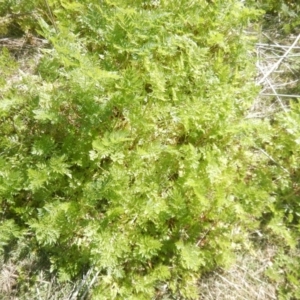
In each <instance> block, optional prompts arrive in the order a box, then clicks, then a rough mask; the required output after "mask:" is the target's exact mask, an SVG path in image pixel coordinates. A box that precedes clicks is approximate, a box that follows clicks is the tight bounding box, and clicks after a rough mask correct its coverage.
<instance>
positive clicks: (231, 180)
mask: <svg viewBox="0 0 300 300" xmlns="http://www.w3.org/2000/svg"><path fill="white" fill-rule="evenodd" d="M49 8H50V9H51V13H52V15H53V18H52V17H51V18H46V17H45V18H44V19H43V18H40V19H39V25H38V27H37V29H36V30H38V32H39V34H40V35H42V36H44V37H45V38H47V39H48V40H49V41H50V42H51V44H52V48H51V49H46V50H44V52H43V57H42V59H41V61H40V63H39V65H38V67H37V72H38V75H39V76H28V77H27V78H24V79H23V82H22V85H21V87H18V86H17V87H12V88H11V89H10V90H8V91H6V92H5V95H4V96H3V99H2V100H1V103H0V118H1V122H0V130H1V132H4V134H3V135H2V136H0V152H1V161H0V163H1V173H0V184H1V189H0V199H1V222H2V225H1V226H2V227H3V228H8V227H9V226H10V227H13V228H15V229H16V232H17V233H16V234H13V235H9V234H7V235H5V236H4V238H3V240H2V243H5V245H8V244H9V242H11V241H13V240H15V239H16V238H18V237H20V236H21V237H22V236H23V237H24V236H25V234H26V235H27V236H29V238H28V243H30V244H32V245H34V247H35V246H37V247H38V249H39V250H42V251H43V252H44V253H46V255H47V256H48V259H49V261H50V262H51V265H52V267H51V270H52V271H57V272H58V274H59V278H60V280H62V281H67V280H69V279H72V278H75V277H76V276H78V274H81V272H86V271H87V270H88V269H89V268H93V269H95V270H96V272H98V273H97V274H99V280H98V282H97V285H96V287H95V289H94V290H93V291H92V292H91V293H92V296H93V297H94V298H95V299H150V298H153V297H155V296H158V295H159V293H160V292H161V290H162V287H163V290H165V291H167V292H168V293H170V294H173V295H174V296H177V297H181V298H183V299H196V298H197V285H196V280H197V278H198V276H199V274H201V273H202V272H205V271H209V270H212V269H214V268H215V267H216V266H224V265H225V266H226V265H228V264H229V263H230V262H231V261H232V257H233V251H234V247H235V245H236V243H242V244H243V243H244V242H245V241H246V238H245V236H247V234H248V232H249V231H252V230H254V229H257V228H259V226H260V223H261V219H262V218H263V213H264V212H265V211H268V210H270V208H272V207H273V203H274V197H273V196H272V192H273V188H274V186H273V182H272V179H271V178H266V177H265V169H264V167H267V168H268V163H269V159H268V157H266V156H264V155H263V154H262V153H260V152H259V151H256V150H253V149H256V148H257V147H259V146H261V145H263V144H264V143H265V140H269V139H271V137H270V136H271V135H270V128H269V126H268V125H269V124H268V122H261V123H259V122H254V121H253V122H250V121H248V120H246V119H245V113H246V111H247V109H248V108H249V107H250V105H251V102H252V98H253V97H254V96H255V95H256V94H257V88H256V87H255V86H254V84H253V83H252V82H249V80H248V79H249V77H250V78H253V76H254V74H255V69H254V64H253V63H252V61H251V57H250V55H249V49H250V46H249V44H250V43H249V39H248V38H247V36H245V34H244V32H243V29H244V28H245V27H246V26H248V24H249V21H250V20H253V19H255V18H256V17H258V16H259V13H258V12H257V11H256V10H254V9H250V8H247V7H245V6H243V5H242V4H241V3H240V1H234V0H231V1H214V2H213V3H208V2H207V1H197V2H195V1H183V0H182V1H180V0H178V1H172V2H170V1H135V2H132V1H125V0H124V1H105V0H103V1H100V4H99V1H80V2H79V1H78V2H76V1H74V2H68V1H61V2H60V3H56V2H54V1H50V2H49ZM24 86H25V87H26V88H25V89H24ZM258 130H260V131H258ZM267 170H268V171H269V168H268V169H267ZM270 173H271V170H270ZM10 227H9V228H10ZM237 229H238V230H237ZM6 231H7V230H6ZM233 231H235V232H239V234H236V235H234V234H232V232H233ZM32 247H33V246H32Z"/></svg>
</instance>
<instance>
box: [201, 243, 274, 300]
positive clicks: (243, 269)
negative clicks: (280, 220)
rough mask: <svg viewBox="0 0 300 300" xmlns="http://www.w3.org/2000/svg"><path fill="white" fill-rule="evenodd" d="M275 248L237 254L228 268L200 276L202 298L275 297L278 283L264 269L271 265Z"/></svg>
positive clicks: (240, 299) (251, 299)
mask: <svg viewBox="0 0 300 300" xmlns="http://www.w3.org/2000/svg"><path fill="white" fill-rule="evenodd" d="M274 255H275V249H274V248H273V247H271V246H269V247H267V248H266V249H258V250H257V251H255V253H252V254H250V253H246V254H238V256H237V261H236V263H235V264H234V265H233V266H232V267H231V268H230V269H228V270H224V269H220V270H218V271H215V272H213V273H211V274H209V276H206V277H204V278H202V279H201V280H200V283H199V288H200V299H201V300H272V299H277V298H276V286H274V285H273V284H272V283H271V282H270V281H269V280H268V279H267V278H266V276H265V274H264V272H265V270H266V269H267V268H269V267H270V266H271V265H272V258H273V257H274Z"/></svg>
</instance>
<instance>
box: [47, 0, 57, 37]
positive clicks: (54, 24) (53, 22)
mask: <svg viewBox="0 0 300 300" xmlns="http://www.w3.org/2000/svg"><path fill="white" fill-rule="evenodd" d="M44 2H45V4H46V6H47V9H48V12H49V15H50V19H51V22H52V24H53V26H54V29H55V31H56V33H58V28H57V26H56V23H55V21H54V17H53V14H52V11H51V8H50V6H49V3H48V1H47V0H44Z"/></svg>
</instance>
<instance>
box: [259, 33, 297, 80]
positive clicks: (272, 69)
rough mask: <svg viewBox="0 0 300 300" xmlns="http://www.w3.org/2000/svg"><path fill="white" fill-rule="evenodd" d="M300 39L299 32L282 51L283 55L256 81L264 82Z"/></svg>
mask: <svg viewBox="0 0 300 300" xmlns="http://www.w3.org/2000/svg"><path fill="white" fill-rule="evenodd" d="M299 39H300V34H299V35H298V36H297V38H296V39H295V41H294V43H293V44H292V45H291V46H290V47H289V48H288V50H287V51H286V52H285V53H284V55H283V56H282V57H280V59H279V60H278V61H277V63H276V64H274V65H273V67H272V68H271V70H269V71H268V72H267V73H266V74H265V75H264V77H263V78H262V79H261V80H260V81H259V82H258V84H261V83H262V82H264V81H265V80H266V79H267V78H268V77H269V76H270V74H271V73H273V72H274V70H276V69H277V68H278V67H279V66H280V64H281V63H282V61H283V60H284V59H285V58H286V57H287V56H288V54H289V53H290V52H291V51H292V49H293V48H294V47H295V45H296V44H297V43H298V41H299Z"/></svg>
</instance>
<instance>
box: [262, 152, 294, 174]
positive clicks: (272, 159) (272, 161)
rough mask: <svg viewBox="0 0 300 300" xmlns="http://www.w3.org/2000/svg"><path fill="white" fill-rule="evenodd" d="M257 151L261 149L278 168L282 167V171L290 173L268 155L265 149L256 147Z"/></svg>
mask: <svg viewBox="0 0 300 300" xmlns="http://www.w3.org/2000/svg"><path fill="white" fill-rule="evenodd" d="M257 149H258V150H259V151H261V152H262V153H263V154H264V155H265V156H267V157H268V158H269V159H270V160H271V161H272V162H273V163H274V164H276V165H277V166H278V167H279V168H280V169H282V170H283V171H284V172H286V173H287V174H290V173H289V171H288V170H287V169H286V168H284V167H283V166H281V165H280V164H279V163H278V162H277V161H275V159H274V158H273V157H272V156H271V155H269V154H268V153H267V152H266V151H265V150H263V149H261V148H257Z"/></svg>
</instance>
